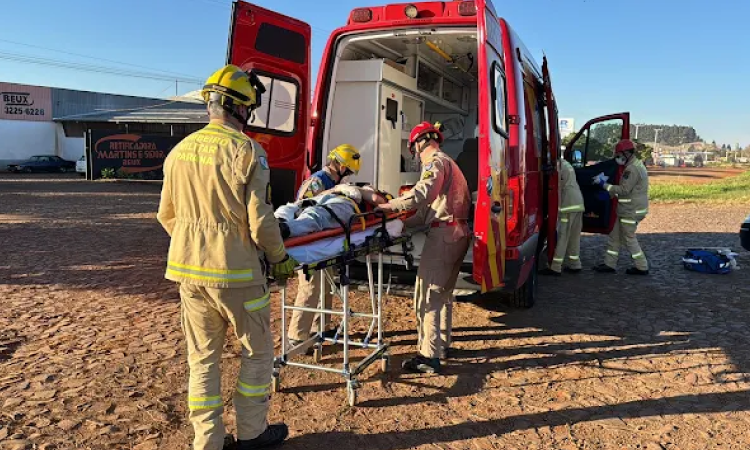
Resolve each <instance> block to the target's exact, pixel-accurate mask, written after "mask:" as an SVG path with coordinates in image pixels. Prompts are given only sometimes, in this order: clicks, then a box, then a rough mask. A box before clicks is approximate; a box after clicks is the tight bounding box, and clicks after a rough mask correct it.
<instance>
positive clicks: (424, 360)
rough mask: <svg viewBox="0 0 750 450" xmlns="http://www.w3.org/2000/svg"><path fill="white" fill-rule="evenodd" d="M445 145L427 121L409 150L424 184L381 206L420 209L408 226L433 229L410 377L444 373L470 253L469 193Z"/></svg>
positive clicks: (421, 280) (418, 288)
mask: <svg viewBox="0 0 750 450" xmlns="http://www.w3.org/2000/svg"><path fill="white" fill-rule="evenodd" d="M442 142H443V135H442V133H440V131H439V130H438V129H437V127H436V126H433V125H431V124H430V123H428V122H422V123H421V124H420V125H417V126H416V127H415V128H414V129H413V130H412V132H411V134H410V136H409V146H410V150H411V151H412V153H414V152H416V153H418V154H419V158H420V159H421V161H422V166H423V171H422V176H421V180H420V181H419V182H418V183H417V184H416V185H415V186H414V187H413V188H412V189H411V190H409V191H408V192H406V193H404V194H403V195H402V196H400V197H398V198H396V199H393V200H391V201H390V202H388V203H386V204H383V205H380V207H379V209H382V210H384V211H386V212H389V211H409V210H415V209H416V210H417V214H415V215H414V216H413V218H412V220H409V221H407V224H409V225H413V224H415V223H416V222H417V221H421V222H422V223H424V224H429V225H430V230H429V232H428V235H427V240H426V241H425V244H424V248H423V250H422V257H421V259H420V262H419V270H418V271H417V282H416V285H415V287H414V307H415V311H416V315H417V319H418V325H417V327H418V328H417V335H418V344H417V348H418V353H417V356H416V357H414V358H412V359H409V360H407V361H404V363H403V368H404V370H406V371H409V372H422V373H435V372H439V371H440V359H441V358H445V357H446V356H447V355H446V352H447V350H448V348H449V347H450V344H451V337H450V334H451V323H452V317H451V316H452V306H453V288H454V287H455V286H456V280H457V278H458V273H459V270H460V268H461V263H462V262H463V259H464V256H465V255H466V251H467V250H468V249H469V242H470V235H469V227H468V223H467V220H468V215H469V208H470V206H471V196H470V194H469V188H468V186H467V184H466V179H465V178H464V175H463V173H461V169H459V167H458V165H457V164H456V163H455V162H454V161H453V160H452V159H451V158H450V157H449V156H448V155H446V154H445V153H443V152H442V151H441V150H440V144H441V143H442Z"/></svg>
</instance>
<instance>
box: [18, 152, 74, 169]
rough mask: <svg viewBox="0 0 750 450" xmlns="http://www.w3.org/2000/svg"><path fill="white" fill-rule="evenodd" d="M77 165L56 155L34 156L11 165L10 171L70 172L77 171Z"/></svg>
mask: <svg viewBox="0 0 750 450" xmlns="http://www.w3.org/2000/svg"><path fill="white" fill-rule="evenodd" d="M75 168H76V163H75V162H73V161H68V160H66V159H62V158H60V157H59V156H55V155H38V156H32V157H31V158H29V159H28V160H26V161H23V162H20V163H18V164H9V165H8V170H9V171H11V172H26V173H32V172H63V173H65V172H68V171H70V170H75Z"/></svg>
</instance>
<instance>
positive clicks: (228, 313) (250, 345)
mask: <svg viewBox="0 0 750 450" xmlns="http://www.w3.org/2000/svg"><path fill="white" fill-rule="evenodd" d="M180 298H181V302H182V330H183V332H184V334H185V340H186V341H187V356H188V366H189V368H190V379H189V384H188V408H189V410H190V413H189V417H190V422H191V423H192V425H193V430H194V431H195V439H194V441H193V448H194V449H195V450H221V449H222V447H223V445H224V435H225V430H224V423H223V421H222V413H223V410H224V402H223V401H222V397H221V354H222V349H223V348H224V340H225V337H226V334H227V327H228V326H229V325H230V324H231V325H232V328H234V334H235V336H236V337H237V339H239V341H240V343H241V344H242V362H241V366H240V373H239V378H238V380H237V384H236V388H235V391H234V397H233V403H234V408H235V413H236V416H237V438H238V439H242V440H247V439H254V438H256V437H258V435H260V434H261V433H262V432H263V431H265V429H266V427H267V426H268V422H267V421H266V416H267V414H268V401H269V395H270V382H271V373H272V371H273V357H274V354H273V339H272V335H271V308H270V293H269V291H268V289H267V287H266V286H252V287H246V288H233V289H212V288H205V287H201V286H194V285H189V284H184V283H183V284H182V285H180Z"/></svg>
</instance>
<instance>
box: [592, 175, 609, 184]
mask: <svg viewBox="0 0 750 450" xmlns="http://www.w3.org/2000/svg"><path fill="white" fill-rule="evenodd" d="M607 180H609V177H608V176H606V175H604V172H600V173H599V175H597V176H595V177H594V178H592V179H591V182H592V183H593V184H594V185H596V186H599V187H604V184H605V183H606V182H607Z"/></svg>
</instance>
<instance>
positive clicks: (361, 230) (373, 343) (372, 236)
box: [272, 211, 422, 406]
mask: <svg viewBox="0 0 750 450" xmlns="http://www.w3.org/2000/svg"><path fill="white" fill-rule="evenodd" d="M401 218H403V216H399V215H397V214H391V215H386V214H384V213H383V212H381V211H373V212H365V213H361V214H355V215H353V216H352V217H351V218H350V219H349V222H348V224H344V225H345V226H344V227H343V228H339V229H334V230H326V231H323V232H321V233H315V235H310V236H301V237H298V238H291V239H288V240H287V241H286V242H285V245H286V246H287V252H288V253H289V254H290V255H292V256H293V257H294V258H295V259H297V260H298V261H300V262H301V263H302V264H301V265H300V266H299V267H297V269H298V270H302V271H303V272H304V273H305V274H307V276H312V274H313V272H315V271H318V270H324V269H327V268H337V269H338V273H339V275H338V279H336V278H335V277H332V276H331V275H330V274H329V272H328V271H326V272H323V273H324V274H325V276H324V277H321V283H322V286H321V289H320V298H319V302H318V307H317V308H307V307H298V306H294V305H293V304H287V295H286V287H285V286H284V287H282V289H281V353H280V354H279V355H278V356H277V357H276V358H275V359H274V369H273V379H272V388H273V390H274V392H279V391H280V389H281V369H282V368H284V367H286V366H291V367H299V368H303V369H308V370H321V371H326V372H332V373H337V374H339V375H341V376H343V377H344V380H345V382H346V388H347V402H348V403H349V405H350V406H354V405H355V404H356V402H357V387H358V382H357V377H358V376H359V375H360V374H361V373H362V372H363V371H364V370H365V369H367V368H368V367H369V366H370V365H372V364H373V363H375V362H376V361H380V363H381V369H382V370H383V371H387V369H388V362H389V355H388V344H387V343H386V342H385V341H384V340H383V314H382V312H383V256H384V255H399V256H402V257H404V259H405V260H406V261H407V267H409V268H411V266H412V265H413V258H412V255H411V251H412V250H413V249H414V246H413V244H412V242H411V238H412V235H413V234H414V233H416V232H419V231H422V230H413V231H410V232H409V233H404V232H403V222H402V221H401ZM367 219H369V220H367ZM316 238H317V239H316ZM394 246H395V247H396V248H398V247H400V249H401V251H392V250H389V249H390V248H391V247H394ZM374 255H377V266H378V267H377V279H375V278H376V277H375V275H374V273H373V268H372V262H373V261H372V260H373V256H374ZM362 257H365V259H366V263H367V275H368V286H369V297H370V306H371V310H370V311H367V312H355V311H353V310H352V309H351V308H350V303H349V285H350V280H349V267H350V266H351V264H352V263H353V262H354V261H357V260H359V259H360V258H362ZM329 286H330V289H332V290H333V294H334V296H333V297H334V298H333V302H332V306H331V309H327V308H325V294H326V291H325V289H326V288H327V287H329ZM336 298H338V299H339V300H340V303H341V309H340V310H337V309H335V307H334V306H333V305H334V304H335V303H336ZM289 311H306V312H310V313H318V315H319V321H318V330H317V333H315V334H313V335H312V336H311V337H310V338H309V339H307V340H305V341H304V342H302V343H299V344H298V345H294V346H292V345H291V344H290V342H289V340H288V338H287V319H286V315H287V312H289ZM326 315H330V316H339V317H341V322H340V324H339V326H338V328H337V329H336V333H335V335H334V336H333V337H325V336H324V334H323V331H324V327H325V324H326V322H327V321H326ZM355 319H369V320H370V325H369V328H368V331H367V333H366V335H365V336H364V338H363V339H362V340H353V339H352V333H351V329H352V327H351V323H352V320H355ZM324 343H330V344H338V345H342V346H343V356H342V358H343V361H342V364H341V365H340V366H338V367H336V366H333V365H328V366H326V365H323V364H321V362H322V360H323V358H322V356H323V344H324ZM311 345H312V346H314V347H313V348H314V353H313V361H314V364H305V363H301V362H296V361H293V359H294V357H296V356H298V355H300V354H302V353H304V352H305V351H306V350H307V349H308V348H309V347H310V346H311ZM353 346H354V347H360V348H366V349H369V350H370V352H369V353H368V355H367V356H366V357H365V358H364V359H363V360H361V361H360V362H358V363H357V364H352V363H351V362H350V355H349V352H350V349H351V348H352V347H353Z"/></svg>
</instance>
